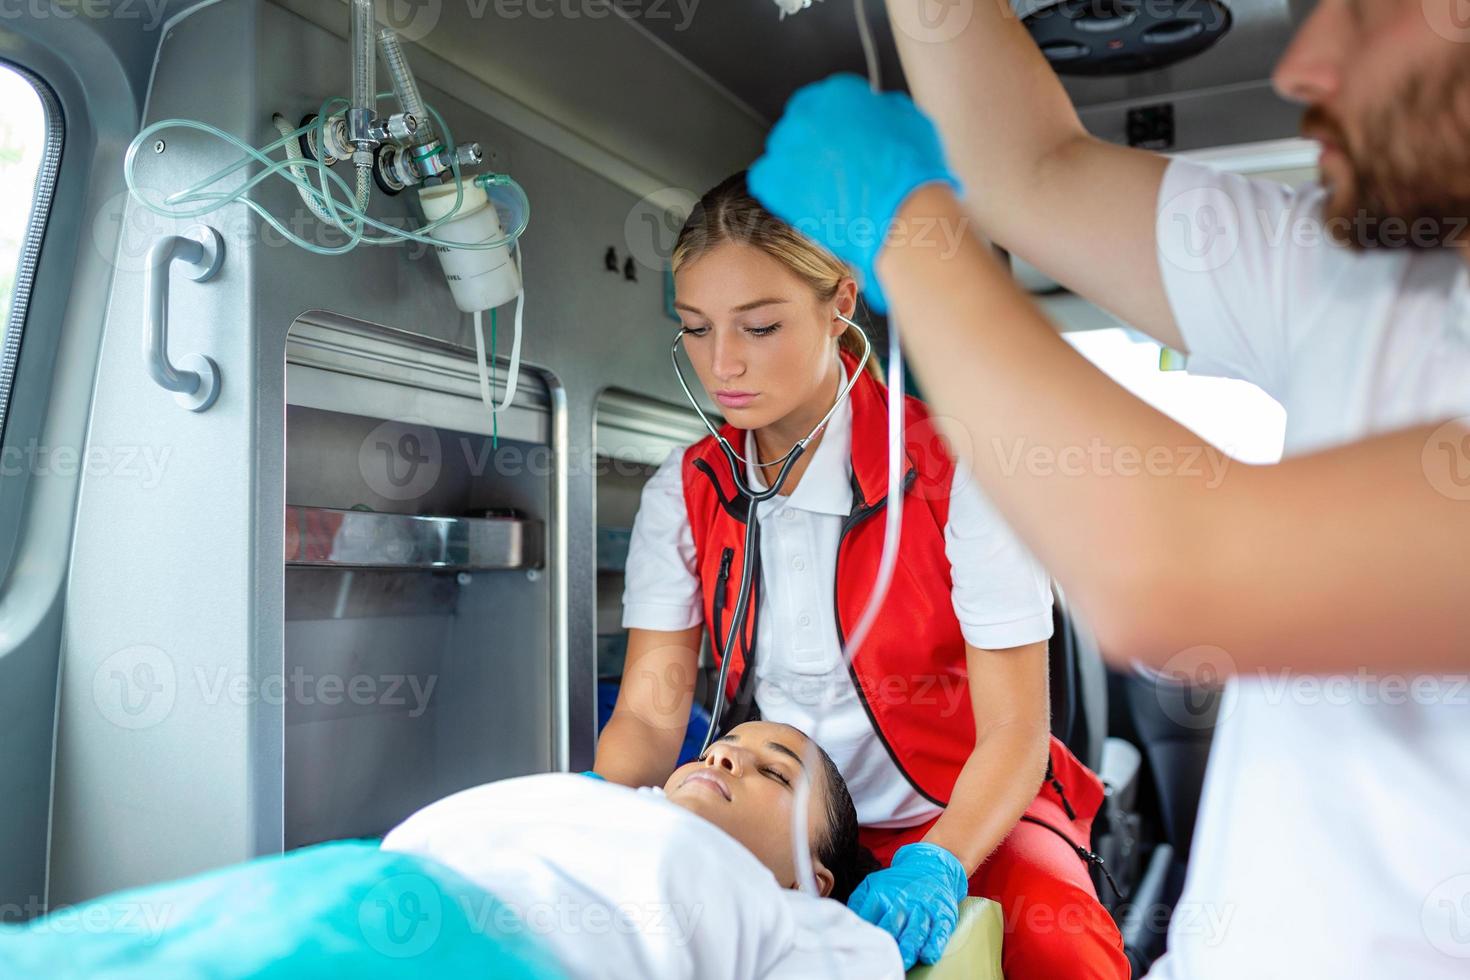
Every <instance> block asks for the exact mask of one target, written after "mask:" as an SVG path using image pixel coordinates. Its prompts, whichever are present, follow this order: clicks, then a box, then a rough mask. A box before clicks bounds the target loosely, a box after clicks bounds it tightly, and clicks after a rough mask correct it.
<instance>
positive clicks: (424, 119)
mask: <svg viewBox="0 0 1470 980" xmlns="http://www.w3.org/2000/svg"><path fill="white" fill-rule="evenodd" d="M378 50H380V51H382V52H383V64H385V65H387V66H388V77H389V78H390V79H391V80H392V82H393V94H394V95H395V96H397V97H398V104H399V106H401V107H402V109H403V111H404V112H406V113H408V114H409V115H410V116H413V117H414V119H416V120H417V121H418V124H419V130H418V133H417V134H416V135H417V136H422V135H423V134H424V133H425V132H428V130H426V129H425V128H424V127H426V126H428V125H430V123H429V118H428V114H427V113H425V112H424V100H423V99H422V98H420V97H419V85H418V82H416V81H414V78H413V72H412V71H410V70H409V68H408V59H407V58H406V57H404V55H403V45H402V44H400V43H399V41H398V34H397V32H395V31H394V30H393V29H392V28H391V27H384V28H382V29H381V30H379V31H378ZM415 142H422V140H419V139H416V140H415Z"/></svg>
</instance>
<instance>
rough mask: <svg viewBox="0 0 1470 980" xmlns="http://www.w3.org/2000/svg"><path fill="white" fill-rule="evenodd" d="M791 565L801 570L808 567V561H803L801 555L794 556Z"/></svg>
mask: <svg viewBox="0 0 1470 980" xmlns="http://www.w3.org/2000/svg"><path fill="white" fill-rule="evenodd" d="M791 567H792V568H794V569H796V570H797V571H798V572H799V571H801V570H802V569H804V568H806V562H805V561H803V560H802V559H801V558H800V557H797V558H793V559H791Z"/></svg>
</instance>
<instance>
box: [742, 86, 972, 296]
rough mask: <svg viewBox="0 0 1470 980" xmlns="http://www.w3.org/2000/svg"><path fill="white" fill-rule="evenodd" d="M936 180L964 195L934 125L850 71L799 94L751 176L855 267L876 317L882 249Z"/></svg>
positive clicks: (900, 97)
mask: <svg viewBox="0 0 1470 980" xmlns="http://www.w3.org/2000/svg"><path fill="white" fill-rule="evenodd" d="M935 182H939V183H944V184H948V185H949V186H950V187H952V188H954V189H955V191H956V192H958V191H959V189H960V182H959V180H958V178H956V177H955V176H954V174H953V173H951V172H950V169H949V165H948V164H947V163H946V162H945V159H944V147H943V145H942V144H941V142H940V140H939V130H938V129H936V128H935V126H934V123H933V122H931V121H930V120H929V117H928V116H926V115H924V113H923V112H922V111H921V110H920V109H919V107H918V106H916V105H914V102H913V100H912V99H910V98H909V97H908V96H907V95H904V94H902V93H900V92H874V91H873V90H872V89H871V87H870V86H869V85H868V83H867V82H866V81H864V80H863V79H861V78H859V77H858V76H856V75H850V74H840V75H833V76H832V77H831V78H826V79H823V80H822V81H820V82H813V83H812V84H810V85H807V86H805V87H803V88H801V89H799V90H797V92H796V94H795V95H793V96H792V97H791V100H790V101H789V102H787V103H786V111H785V113H783V114H782V116H781V118H780V120H779V121H777V123H776V125H775V127H773V128H772V129H771V132H770V134H769V135H768V136H767V137H766V151H765V153H764V154H763V155H762V156H761V158H760V159H759V160H757V161H756V162H755V163H754V164H753V165H752V166H751V168H750V174H749V176H748V183H749V184H750V192H751V193H752V194H754V195H755V197H756V198H757V199H758V200H759V201H760V202H761V203H762V204H764V205H765V206H766V207H767V208H769V209H770V211H771V213H772V214H774V215H776V216H777V217H779V218H783V219H785V220H786V221H787V222H789V223H791V224H792V225H794V226H795V227H796V228H797V229H798V230H800V231H802V232H805V233H806V234H807V235H810V236H811V237H812V238H815V239H816V240H817V241H819V242H821V243H822V244H823V245H825V246H827V247H828V248H829V249H831V250H832V252H833V253H834V254H835V255H836V256H837V257H838V258H840V259H842V260H843V261H844V262H847V263H848V264H849V265H851V266H853V267H854V268H855V269H857V270H858V272H859V274H860V275H861V276H862V287H863V294H864V295H866V296H867V297H868V303H869V305H870V306H872V307H873V309H875V310H877V311H878V312H879V313H887V312H888V300H887V298H886V297H885V296H884V295H883V288H882V285H881V284H880V283H879V282H878V275H877V273H876V271H875V270H874V265H875V263H876V261H877V258H878V252H879V251H880V250H881V249H882V247H883V243H884V241H885V238H886V236H887V234H888V232H889V229H890V225H891V224H892V223H893V218H894V216H895V215H896V214H897V213H898V209H899V206H900V205H901V204H902V203H903V202H904V199H905V198H907V197H908V196H909V194H911V193H913V191H914V190H915V189H917V188H918V187H921V186H923V185H924V184H930V183H935Z"/></svg>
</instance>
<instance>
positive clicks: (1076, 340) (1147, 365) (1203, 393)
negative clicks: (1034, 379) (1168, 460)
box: [1063, 327, 1286, 463]
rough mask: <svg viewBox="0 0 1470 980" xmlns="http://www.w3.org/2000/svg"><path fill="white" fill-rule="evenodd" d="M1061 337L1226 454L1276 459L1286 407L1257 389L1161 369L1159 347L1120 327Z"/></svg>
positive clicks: (1283, 433) (1245, 458)
mask: <svg viewBox="0 0 1470 980" xmlns="http://www.w3.org/2000/svg"><path fill="white" fill-rule="evenodd" d="M1063 336H1064V337H1066V339H1067V340H1068V341H1069V342H1071V344H1072V346H1073V347H1075V348H1077V350H1078V351H1080V352H1081V353H1082V356H1084V357H1086V358H1087V359H1088V360H1089V361H1091V362H1092V363H1094V364H1096V365H1097V366H1098V367H1099V368H1101V369H1102V371H1103V373H1104V374H1107V375H1108V376H1109V377H1111V378H1112V379H1113V380H1114V381H1116V382H1118V383H1119V384H1120V385H1122V386H1123V387H1125V388H1127V389H1128V390H1129V391H1131V392H1133V393H1134V394H1135V395H1137V396H1138V397H1139V398H1141V399H1143V400H1144V401H1146V402H1148V403H1149V404H1150V405H1152V406H1153V407H1154V408H1157V409H1158V410H1159V411H1161V412H1163V413H1164V414H1165V415H1168V416H1169V417H1170V418H1172V419H1174V420H1175V421H1176V422H1178V423H1179V424H1180V425H1183V426H1185V427H1186V428H1188V429H1190V430H1191V431H1193V432H1194V433H1195V434H1197V435H1199V436H1200V437H1202V438H1203V439H1205V440H1206V441H1207V442H1209V443H1211V444H1213V445H1215V446H1217V447H1219V448H1220V449H1222V450H1224V452H1225V453H1226V454H1227V455H1229V456H1231V457H1234V458H1235V459H1238V460H1241V461H1242V462H1246V463H1275V462H1278V461H1280V459H1281V448H1282V443H1283V441H1284V440H1285V438H1286V409H1284V408H1282V407H1281V405H1280V403H1279V402H1277V401H1276V399H1274V398H1272V397H1271V396H1270V395H1268V394H1266V393H1265V392H1264V391H1262V390H1261V389H1260V388H1257V387H1256V386H1255V385H1253V384H1250V383H1248V382H1245V381H1235V380H1232V379H1230V378H1210V377H1204V376H1195V375H1192V374H1186V373H1184V372H1183V371H1178V370H1160V367H1159V366H1160V360H1159V356H1160V348H1159V345H1158V344H1157V343H1155V342H1154V341H1153V340H1151V339H1149V338H1148V337H1145V336H1144V335H1143V334H1140V333H1137V332H1135V331H1132V330H1128V329H1126V328H1124V327H1109V328H1104V329H1100V330H1077V331H1072V332H1069V333H1066V334H1064V335H1063ZM1176 356H1177V355H1176Z"/></svg>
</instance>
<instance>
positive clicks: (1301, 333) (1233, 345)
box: [1149, 161, 1470, 980]
mask: <svg viewBox="0 0 1470 980" xmlns="http://www.w3.org/2000/svg"><path fill="white" fill-rule="evenodd" d="M1323 196H1324V195H1323V192H1322V190H1321V189H1320V188H1316V187H1313V188H1308V189H1304V190H1303V191H1301V192H1299V193H1295V194H1293V193H1292V192H1290V191H1288V190H1287V189H1286V188H1284V187H1282V186H1280V185H1277V184H1273V183H1268V182H1265V181H1252V180H1247V179H1245V178H1243V177H1239V176H1231V175H1223V174H1219V173H1216V172H1214V171H1211V170H1207V169H1205V168H1203V167H1200V166H1198V165H1196V164H1190V163H1184V162H1178V161H1176V162H1174V163H1172V164H1171V165H1170V167H1169V169H1168V172H1167V174H1166V177H1165V179H1164V182H1163V187H1162V191H1161V195H1160V199H1159V207H1160V223H1159V230H1160V236H1159V252H1160V268H1161V269H1162V271H1163V277H1164V285H1165V287H1166V289H1167V291H1168V295H1169V302H1170V305H1171V306H1172V307H1173V310H1174V315H1175V318H1176V320H1177V321H1178V324H1179V327H1180V329H1181V330H1182V331H1183V334H1184V339H1185V342H1186V345H1187V346H1188V348H1189V370H1190V371H1191V372H1193V373H1196V374H1212V375H1219V376H1224V377H1232V378H1241V379H1244V380H1246V381H1251V382H1253V383H1255V384H1257V385H1259V386H1260V387H1261V388H1264V389H1265V390H1266V391H1267V392H1268V393H1269V394H1271V395H1272V396H1273V397H1275V398H1276V399H1277V400H1278V401H1280V402H1281V403H1282V404H1283V405H1284V406H1286V416H1287V417H1286V454H1287V455H1293V454H1298V453H1302V452H1305V451H1308V450H1312V449H1316V448H1322V447H1326V446H1329V445H1333V444H1337V443H1343V442H1348V441H1350V440H1353V439H1357V438H1359V437H1362V436H1366V435H1369V434H1371V433H1376V432H1383V431H1387V430H1391V429H1395V428H1400V427H1403V426H1407V425H1413V424H1422V423H1430V422H1435V421H1438V420H1442V419H1446V418H1450V417H1453V416H1462V415H1466V414H1467V413H1470V268H1467V266H1466V263H1465V253H1464V251H1463V250H1457V249H1446V250H1442V251H1424V252H1406V251H1382V250H1379V251H1370V252H1365V253H1361V254H1357V253H1353V252H1349V251H1347V250H1346V249H1344V248H1342V247H1339V246H1336V245H1329V244H1325V243H1324V242H1323V241H1322V236H1321V230H1322V224H1321V214H1322V202H1323ZM1206 212H1208V214H1206ZM1464 506H1467V507H1470V502H1467V503H1466V504H1465V505H1464ZM1343 533H1344V534H1350V533H1352V529H1351V528H1344V529H1343ZM1300 587H1301V588H1302V589H1304V590H1306V589H1311V588H1313V583H1311V582H1302V583H1300ZM1465 587H1466V590H1467V594H1470V582H1467V583H1466V584H1465ZM1241 614H1242V615H1249V614H1250V610H1241ZM1403 639H1404V646H1405V648H1410V647H1412V645H1413V643H1414V635H1413V633H1412V632H1409V633H1406V634H1405V636H1404V638H1403ZM1202 642H1208V638H1202ZM1467 810H1470V685H1467V678H1466V677H1465V675H1463V674H1460V675H1453V676H1444V677H1423V676H1409V677H1405V676H1403V675H1398V676H1391V675H1388V674H1386V673H1384V674H1379V675H1377V676H1373V677H1369V676H1366V675H1365V676H1361V677H1334V678H1325V679H1324V678H1301V677H1295V678H1289V679H1287V680H1283V679H1282V678H1280V677H1276V676H1271V677H1263V676H1257V675H1251V676H1249V677H1242V678H1239V679H1237V680H1234V681H1232V682H1231V683H1230V684H1229V686H1228V689H1227V692H1226V696H1225V699H1224V701H1223V702H1222V705H1221V709H1220V717H1219V722H1218V727H1217V729H1216V732H1215V741H1214V747H1213V749H1212V750H1211V755H1210V762H1209V770H1208V772H1207V774H1206V779H1205V788H1204V798H1203V801H1202V803H1201V807H1200V814H1199V821H1198V824H1197V826H1196V830H1195V835H1194V844H1193V853H1192V855H1191V859H1190V868H1189V873H1188V877H1187V879H1186V882H1185V890H1184V895H1183V897H1182V899H1181V900H1180V903H1179V906H1178V908H1177V910H1176V912H1175V915H1174V919H1173V921H1172V923H1171V926H1170V930H1169V954H1168V955H1167V956H1166V957H1165V958H1164V959H1163V960H1161V961H1160V962H1159V963H1158V964H1157V965H1156V966H1155V967H1154V969H1153V970H1152V972H1150V973H1149V977H1150V978H1153V980H1186V978H1187V980H1211V978H1226V977H1229V978H1238V977H1252V978H1274V977H1280V978H1283V980H1285V978H1290V980H1302V978H1309V977H1324V978H1325V977H1330V978H1341V977H1414V978H1416V980H1430V978H1436V977H1445V978H1448V977H1462V978H1463V977H1467V976H1470V816H1467Z"/></svg>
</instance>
